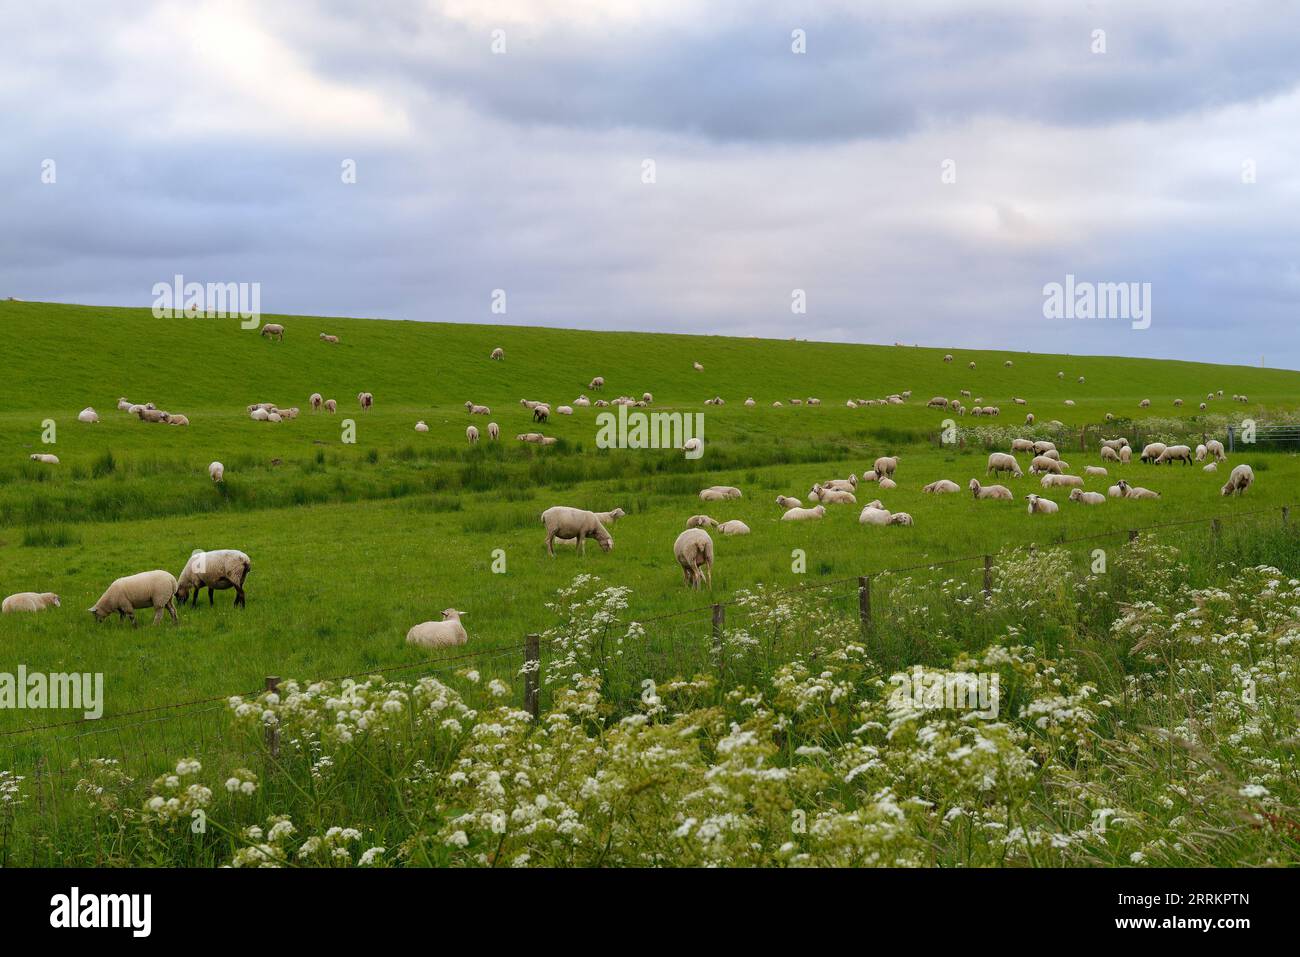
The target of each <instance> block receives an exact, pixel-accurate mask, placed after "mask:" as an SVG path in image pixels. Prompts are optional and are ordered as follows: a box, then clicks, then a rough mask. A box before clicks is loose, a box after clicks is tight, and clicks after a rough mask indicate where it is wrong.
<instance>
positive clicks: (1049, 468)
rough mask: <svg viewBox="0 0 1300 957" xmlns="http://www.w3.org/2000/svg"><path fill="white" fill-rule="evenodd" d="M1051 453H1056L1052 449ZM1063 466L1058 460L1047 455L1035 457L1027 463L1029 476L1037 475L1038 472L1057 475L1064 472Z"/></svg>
mask: <svg viewBox="0 0 1300 957" xmlns="http://www.w3.org/2000/svg"><path fill="white" fill-rule="evenodd" d="M1051 451H1056V450H1055V449H1052V450H1051ZM1064 468H1065V467H1064V466H1063V465H1062V464H1061V462H1060V460H1059V459H1054V458H1052V457H1051V456H1049V455H1036V456H1034V460H1033V461H1032V462H1030V463H1029V474H1030V475H1037V474H1038V473H1040V472H1051V473H1053V474H1056V475H1059V474H1061V472H1062V471H1064Z"/></svg>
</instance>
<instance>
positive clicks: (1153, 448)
mask: <svg viewBox="0 0 1300 957" xmlns="http://www.w3.org/2000/svg"><path fill="white" fill-rule="evenodd" d="M1166 448H1168V446H1166V445H1165V443H1163V442H1152V443H1150V444H1149V445H1147V446H1146V447H1145V448H1143V449H1142V456H1141V458H1142V461H1143V462H1147V463H1151V462H1154V461H1156V460H1157V459H1158V458H1160V456H1161V455H1162V454H1163V453H1164V451H1165V449H1166Z"/></svg>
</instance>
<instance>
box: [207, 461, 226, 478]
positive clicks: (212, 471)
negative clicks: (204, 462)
mask: <svg viewBox="0 0 1300 957" xmlns="http://www.w3.org/2000/svg"><path fill="white" fill-rule="evenodd" d="M208 478H210V479H212V481H214V482H224V481H225V480H226V467H225V466H224V465H222V464H221V463H220V462H213V463H212V464H211V465H209V466H208Z"/></svg>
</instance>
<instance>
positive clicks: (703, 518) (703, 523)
mask: <svg viewBox="0 0 1300 957" xmlns="http://www.w3.org/2000/svg"><path fill="white" fill-rule="evenodd" d="M717 524H718V523H717V522H716V521H714V520H713V519H711V518H709V516H707V515H692V516H691V517H690V518H688V519H687V520H686V527H687V528H708V527H709V526H711V525H717Z"/></svg>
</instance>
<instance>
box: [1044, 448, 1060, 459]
mask: <svg viewBox="0 0 1300 957" xmlns="http://www.w3.org/2000/svg"><path fill="white" fill-rule="evenodd" d="M1043 458H1047V459H1052V460H1053V461H1054V462H1059V461H1061V453H1060V452H1058V451H1056V449H1048V450H1047V451H1046V452H1044V453H1043Z"/></svg>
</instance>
